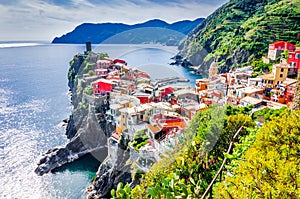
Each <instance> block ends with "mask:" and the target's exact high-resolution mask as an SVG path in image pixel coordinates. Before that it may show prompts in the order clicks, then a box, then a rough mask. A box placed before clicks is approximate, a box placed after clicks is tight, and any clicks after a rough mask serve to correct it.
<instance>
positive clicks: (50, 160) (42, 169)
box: [35, 109, 107, 175]
mask: <svg viewBox="0 0 300 199" xmlns="http://www.w3.org/2000/svg"><path fill="white" fill-rule="evenodd" d="M79 112H81V111H79ZM75 115H76V114H75ZM71 118H73V119H72V120H74V123H76V121H77V120H79V121H80V123H81V125H79V126H78V131H76V136H75V137H73V138H72V139H71V140H70V142H69V143H68V144H67V145H66V146H65V147H61V148H54V149H52V150H49V151H48V152H47V153H45V154H43V155H42V156H43V157H42V158H41V160H40V161H39V162H38V167H37V168H36V169H35V173H37V174H38V175H43V174H45V173H48V172H49V171H51V170H53V169H55V168H58V167H60V166H62V165H64V164H66V163H70V162H72V161H74V160H76V159H78V158H80V157H82V156H84V155H87V154H90V153H91V154H92V155H94V156H95V157H96V158H97V159H98V160H99V161H103V160H104V159H105V157H106V155H107V147H106V142H107V137H106V136H105V134H104V131H101V127H100V125H99V123H98V120H97V118H96V117H95V114H94V112H93V110H92V109H91V110H90V111H88V114H87V115H82V116H81V117H80V118H76V117H74V115H73V116H71ZM69 124H70V123H69ZM68 127H69V125H68ZM70 128H71V127H70ZM72 128H73V127H72ZM72 131H75V130H74V129H73V130H72Z"/></svg>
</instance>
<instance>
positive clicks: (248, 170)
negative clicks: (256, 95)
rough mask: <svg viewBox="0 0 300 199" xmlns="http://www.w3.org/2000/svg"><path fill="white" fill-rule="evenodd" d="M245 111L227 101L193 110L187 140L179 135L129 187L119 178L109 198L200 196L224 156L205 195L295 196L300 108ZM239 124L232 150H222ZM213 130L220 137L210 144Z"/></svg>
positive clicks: (297, 184) (243, 196) (297, 180)
mask: <svg viewBox="0 0 300 199" xmlns="http://www.w3.org/2000/svg"><path fill="white" fill-rule="evenodd" d="M250 111H251V107H250V108H249V107H246V108H233V107H230V106H228V107H227V108H226V109H225V110H222V108H216V107H213V108H210V109H207V110H205V111H202V112H200V113H198V114H197V115H196V116H195V117H194V118H193V120H192V121H191V123H190V126H189V128H188V131H187V132H186V135H187V136H186V138H187V137H188V138H187V139H190V138H192V140H191V141H190V142H189V143H190V144H187V142H186V140H183V141H185V142H183V143H182V144H181V145H179V146H178V147H180V148H179V149H178V150H176V149H175V152H174V153H171V154H172V155H171V156H170V154H169V156H167V157H166V158H164V159H163V160H162V161H160V162H158V163H156V164H155V165H154V166H153V167H152V168H151V170H150V172H148V173H147V174H145V175H143V179H142V180H141V183H140V184H139V185H137V186H136V187H135V188H133V189H132V190H130V187H129V185H128V184H127V185H125V186H123V184H120V185H119V186H118V188H117V190H113V191H112V192H111V193H112V198H119V199H120V198H136V199H137V198H201V196H202V195H203V193H204V192H205V190H206V189H207V187H208V185H209V183H210V182H211V180H212V179H213V177H214V176H215V174H216V173H217V171H218V170H219V168H220V166H221V163H222V161H223V159H224V158H226V159H227V163H226V165H225V167H224V168H223V172H221V174H220V175H219V177H218V179H217V180H216V182H215V183H214V185H213V187H212V189H211V191H210V193H209V194H208V195H207V196H212V197H213V198H246V197H247V196H248V197H250V198H298V197H299V196H300V192H299V188H298V187H299V186H300V178H299V175H298V173H299V172H300V166H299V165H300V160H299V153H300V152H299V147H298V145H299V141H300V140H299V133H300V131H299V129H300V126H299V122H298V121H299V119H300V112H299V111H294V112H291V111H288V110H286V109H278V110H271V109H266V110H261V111H258V112H256V113H255V114H254V115H252V117H249V116H248V114H249V113H250ZM222 114H223V116H224V117H222ZM264 114H267V115H268V116H267V117H265V120H266V122H265V124H264V125H263V127H261V128H260V129H259V127H257V126H256V125H255V124H254V122H255V121H256V119H257V118H258V117H261V116H262V115H264ZM216 115H219V116H220V117H217V118H216V117H213V116H216ZM222 118H224V119H222ZM241 126H243V127H242V128H241V129H242V131H240V134H239V137H238V139H236V140H235V144H234V146H235V147H234V150H233V152H229V153H226V150H227V148H228V146H229V143H230V141H232V138H233V135H234V134H235V133H236V132H237V131H238V129H239V128H240V127H241ZM219 130H221V132H220V134H219V135H218V134H216V133H215V132H218V131H219ZM216 135H218V136H219V139H217V142H216V143H215V145H214V146H210V145H211V144H212V145H213V140H215V138H217V137H218V136H217V137H215V136H216ZM212 138H213V139H212Z"/></svg>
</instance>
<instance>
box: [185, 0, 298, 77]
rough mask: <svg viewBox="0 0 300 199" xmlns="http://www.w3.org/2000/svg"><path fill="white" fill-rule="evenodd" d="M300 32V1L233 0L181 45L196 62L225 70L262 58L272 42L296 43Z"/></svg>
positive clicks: (204, 22)
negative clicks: (212, 64)
mask: <svg viewBox="0 0 300 199" xmlns="http://www.w3.org/2000/svg"><path fill="white" fill-rule="evenodd" d="M298 33H300V1H299V0H262V1H261V0H231V1H229V2H228V3H226V4H224V5H223V6H222V7H220V8H219V9H217V10H216V11H215V12H214V13H213V14H212V15H210V16H209V17H208V18H207V19H206V20H204V21H203V22H202V23H201V24H200V25H199V26H198V27H197V28H196V29H195V30H194V31H192V32H191V33H190V35H189V37H188V38H187V40H185V42H184V43H183V44H182V46H181V47H180V49H181V52H180V54H182V55H184V56H185V57H186V58H187V59H188V60H189V61H190V62H191V63H192V64H193V65H200V68H201V67H202V69H204V70H207V69H208V68H209V66H210V64H211V63H212V61H214V60H215V61H216V62H217V63H218V65H219V67H220V68H221V71H222V72H225V71H228V70H229V69H230V68H231V67H232V66H244V65H246V64H249V63H250V62H252V61H253V60H255V59H259V58H261V57H262V56H263V55H264V54H265V53H266V52H267V48H268V44H269V43H272V42H274V41H278V40H284V41H290V42H294V41H295V39H296V37H297V34H298Z"/></svg>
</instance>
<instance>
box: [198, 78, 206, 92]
mask: <svg viewBox="0 0 300 199" xmlns="http://www.w3.org/2000/svg"><path fill="white" fill-rule="evenodd" d="M208 84H209V80H208V79H205V78H204V79H196V85H195V89H196V92H197V93H199V92H200V91H204V90H207V89H208Z"/></svg>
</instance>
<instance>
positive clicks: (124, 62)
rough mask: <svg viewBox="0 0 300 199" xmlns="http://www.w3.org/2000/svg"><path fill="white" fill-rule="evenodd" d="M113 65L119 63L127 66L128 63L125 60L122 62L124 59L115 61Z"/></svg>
mask: <svg viewBox="0 0 300 199" xmlns="http://www.w3.org/2000/svg"><path fill="white" fill-rule="evenodd" d="M113 63H114V64H116V63H119V64H124V65H127V63H126V61H124V60H122V59H115V60H114V61H113Z"/></svg>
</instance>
